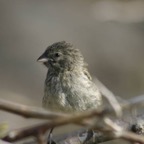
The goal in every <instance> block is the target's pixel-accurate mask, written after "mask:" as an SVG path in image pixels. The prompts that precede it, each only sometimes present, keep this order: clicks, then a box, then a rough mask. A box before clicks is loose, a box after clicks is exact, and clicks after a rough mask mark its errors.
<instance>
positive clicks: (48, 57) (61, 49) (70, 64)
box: [37, 41, 84, 70]
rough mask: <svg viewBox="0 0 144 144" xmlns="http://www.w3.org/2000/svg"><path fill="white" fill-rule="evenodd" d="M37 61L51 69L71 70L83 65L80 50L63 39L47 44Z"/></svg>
mask: <svg viewBox="0 0 144 144" xmlns="http://www.w3.org/2000/svg"><path fill="white" fill-rule="evenodd" d="M37 61H39V62H42V63H43V64H44V65H45V66H46V67H48V68H49V69H53V70H72V69H74V68H78V67H81V66H83V65H84V61H83V56H82V54H81V53H80V51H79V50H78V49H75V48H74V47H73V46H72V45H71V44H69V43H66V42H65V41H61V42H57V43H54V44H52V45H50V46H48V47H47V49H46V50H45V52H44V53H43V54H42V55H41V56H40V57H39V58H38V60H37Z"/></svg>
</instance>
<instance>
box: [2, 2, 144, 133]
mask: <svg viewBox="0 0 144 144" xmlns="http://www.w3.org/2000/svg"><path fill="white" fill-rule="evenodd" d="M62 40H66V41H67V42H70V43H73V45H74V46H75V47H77V48H79V49H80V50H81V51H82V53H83V55H84V57H85V61H86V62H87V63H88V64H89V71H90V72H91V74H92V75H93V77H95V76H96V77H98V78H99V80H101V81H102V82H103V83H104V84H105V85H106V86H107V87H108V88H109V89H110V90H111V91H113V92H114V93H115V94H116V95H119V96H121V97H122V98H125V99H126V98H130V97H133V96H136V95H140V94H143V93H144V64H143V63H144V1H143V0H41V1H39V0H30V1H29V0H0V98H3V99H6V100H10V101H13V102H18V103H21V104H26V105H30V106H40V107H41V99H42V97H43V86H44V79H45V76H46V72H47V70H46V68H45V67H44V66H43V65H42V64H40V63H37V62H36V59H37V58H38V57H39V56H40V55H41V53H42V52H43V51H44V50H45V49H46V47H47V46H48V45H50V44H52V43H54V42H57V41H62ZM1 121H7V122H8V123H9V125H10V129H15V128H20V127H24V126H28V125H32V124H34V123H38V122H40V121H37V120H33V119H31V120H26V119H23V118H22V117H19V116H15V115H12V114H8V113H5V112H1V113H0V122H1ZM60 131H61V130H59V132H60Z"/></svg>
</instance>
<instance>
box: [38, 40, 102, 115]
mask: <svg viewBox="0 0 144 144" xmlns="http://www.w3.org/2000/svg"><path fill="white" fill-rule="evenodd" d="M38 61H41V62H43V63H44V65H45V66H46V67H47V68H48V72H47V76H46V80H45V88H44V97H43V100H42V105H43V107H44V108H46V109H49V110H52V111H60V112H80V111H84V110H88V109H94V108H97V107H98V106H100V105H101V103H102V98H101V94H100V92H99V90H98V88H97V87H96V85H95V84H94V83H93V82H92V81H91V77H90V74H89V72H88V70H87V67H86V64H85V62H84V58H83V56H82V54H81V53H80V51H79V50H78V49H75V48H74V47H73V46H72V45H71V44H69V43H66V42H65V41H62V42H57V43H54V44H52V45H51V46H49V47H48V48H47V49H46V51H45V52H44V53H43V54H42V55H41V56H40V57H39V59H38Z"/></svg>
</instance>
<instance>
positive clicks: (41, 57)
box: [37, 53, 48, 63]
mask: <svg viewBox="0 0 144 144" xmlns="http://www.w3.org/2000/svg"><path fill="white" fill-rule="evenodd" d="M37 61H38V62H42V63H44V62H47V61H48V58H47V57H46V56H45V53H44V54H42V55H41V56H40V57H39V58H38V59H37Z"/></svg>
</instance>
